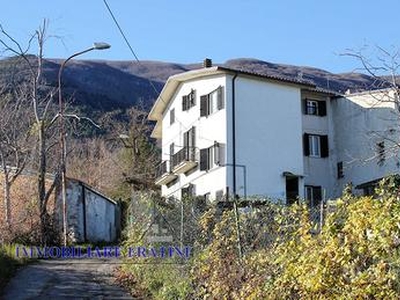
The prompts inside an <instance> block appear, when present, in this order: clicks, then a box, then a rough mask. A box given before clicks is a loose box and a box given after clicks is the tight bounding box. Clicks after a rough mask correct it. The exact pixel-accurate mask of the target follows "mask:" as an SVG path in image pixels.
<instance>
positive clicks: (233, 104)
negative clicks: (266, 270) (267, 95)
mask: <svg viewBox="0 0 400 300" xmlns="http://www.w3.org/2000/svg"><path fill="white" fill-rule="evenodd" d="M237 76H238V73H237V72H236V73H235V75H234V76H233V78H232V165H233V172H232V175H233V208H234V212H235V225H236V226H235V227H236V238H237V248H238V256H239V260H241V259H242V257H243V250H242V240H241V237H240V231H241V230H240V222H239V211H238V206H237V197H236V124H235V123H236V113H235V100H236V99H235V80H236V78H237Z"/></svg>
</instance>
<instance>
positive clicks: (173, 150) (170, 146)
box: [169, 143, 175, 161]
mask: <svg viewBox="0 0 400 300" xmlns="http://www.w3.org/2000/svg"><path fill="white" fill-rule="evenodd" d="M174 154H175V144H174V143H171V145H169V160H170V161H172V156H173V155H174Z"/></svg>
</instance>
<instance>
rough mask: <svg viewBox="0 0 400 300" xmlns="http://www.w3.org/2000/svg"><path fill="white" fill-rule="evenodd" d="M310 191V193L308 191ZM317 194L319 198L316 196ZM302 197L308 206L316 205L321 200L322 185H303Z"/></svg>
mask: <svg viewBox="0 0 400 300" xmlns="http://www.w3.org/2000/svg"><path fill="white" fill-rule="evenodd" d="M310 192H311V193H310ZM318 195H319V199H317V196H318ZM304 199H305V200H306V201H307V204H308V205H309V207H316V206H318V205H320V204H321V201H322V186H320V185H318V186H317V185H305V186H304Z"/></svg>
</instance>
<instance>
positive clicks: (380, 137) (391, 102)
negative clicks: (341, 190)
mask: <svg viewBox="0 0 400 300" xmlns="http://www.w3.org/2000/svg"><path fill="white" fill-rule="evenodd" d="M342 55H343V56H347V57H350V58H353V59H355V60H356V61H357V62H358V63H359V65H360V66H359V67H358V68H356V70H355V71H358V72H362V73H364V74H366V75H368V76H370V79H371V80H370V84H369V85H368V86H364V87H362V88H363V90H364V92H365V93H366V95H367V96H368V98H365V99H364V102H365V103H364V109H365V110H374V109H376V111H378V108H380V109H381V110H383V109H385V110H386V113H384V114H379V113H376V114H374V115H373V116H374V118H377V119H379V121H380V124H381V125H382V126H380V128H372V127H371V128H366V129H365V132H366V133H367V135H368V136H366V138H367V139H371V138H372V139H374V140H376V141H381V142H377V143H376V144H374V145H373V146H374V147H375V148H376V149H371V151H372V153H374V154H373V155H372V156H369V157H363V158H359V157H358V158H354V160H360V159H361V160H363V161H364V162H369V161H371V160H377V162H378V165H381V164H382V163H383V160H384V158H385V157H393V156H397V155H398V153H399V150H400V98H399V95H400V85H399V83H400V77H399V68H400V49H399V48H396V47H392V48H390V49H385V48H383V47H380V46H375V47H371V46H364V47H363V48H361V49H359V50H347V51H346V52H344V53H343V54H342ZM396 132H399V134H397V135H396V134H395V133H396Z"/></svg>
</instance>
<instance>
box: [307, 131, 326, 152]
mask: <svg viewBox="0 0 400 300" xmlns="http://www.w3.org/2000/svg"><path fill="white" fill-rule="evenodd" d="M315 140H318V141H319V143H317V145H318V146H317V147H318V150H319V155H318V153H316V151H315V149H316V146H315V145H314V141H315ZM303 151H304V156H308V157H313V158H326V157H329V138H328V135H321V134H313V133H306V132H305V133H304V134H303Z"/></svg>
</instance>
